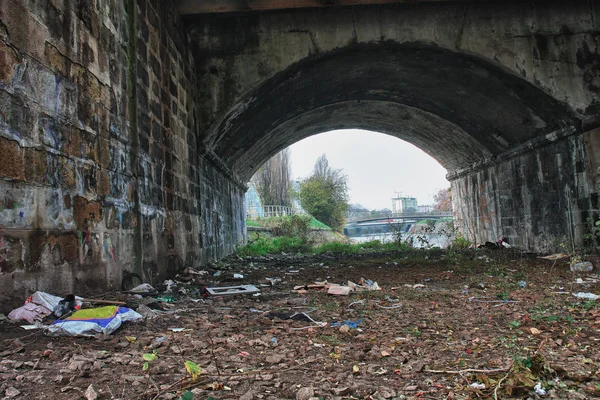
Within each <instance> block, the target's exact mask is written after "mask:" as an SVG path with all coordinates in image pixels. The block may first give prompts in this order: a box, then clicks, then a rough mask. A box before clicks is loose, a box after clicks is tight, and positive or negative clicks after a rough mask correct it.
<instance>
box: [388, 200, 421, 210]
mask: <svg viewBox="0 0 600 400" xmlns="http://www.w3.org/2000/svg"><path fill="white" fill-rule="evenodd" d="M418 208H419V205H418V204H417V199H416V198H415V197H395V198H393V199H392V211H393V212H394V214H398V213H410V212H417V210H418Z"/></svg>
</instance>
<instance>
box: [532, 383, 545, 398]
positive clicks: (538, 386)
mask: <svg viewBox="0 0 600 400" xmlns="http://www.w3.org/2000/svg"><path fill="white" fill-rule="evenodd" d="M533 390H535V393H537V395H538V396H546V395H547V394H548V392H546V389H544V388H543V387H542V382H538V383H537V384H536V385H535V386H534V387H533Z"/></svg>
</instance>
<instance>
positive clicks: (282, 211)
mask: <svg viewBox="0 0 600 400" xmlns="http://www.w3.org/2000/svg"><path fill="white" fill-rule="evenodd" d="M294 214H302V212H301V211H300V210H297V209H295V208H294V207H285V206H257V207H248V209H247V210H246V217H247V218H248V219H260V218H272V217H284V216H287V215H294Z"/></svg>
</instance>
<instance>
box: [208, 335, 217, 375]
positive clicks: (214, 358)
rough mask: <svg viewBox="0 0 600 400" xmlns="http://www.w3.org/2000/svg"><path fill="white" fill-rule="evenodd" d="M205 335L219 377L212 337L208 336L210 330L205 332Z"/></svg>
mask: <svg viewBox="0 0 600 400" xmlns="http://www.w3.org/2000/svg"><path fill="white" fill-rule="evenodd" d="M206 335H207V336H208V341H209V342H210V355H211V357H212V359H213V362H214V363H215V368H216V369H217V374H218V375H219V376H220V375H221V369H220V368H219V362H218V361H217V357H215V344H214V342H213V340H212V336H211V335H210V329H207V330H206Z"/></svg>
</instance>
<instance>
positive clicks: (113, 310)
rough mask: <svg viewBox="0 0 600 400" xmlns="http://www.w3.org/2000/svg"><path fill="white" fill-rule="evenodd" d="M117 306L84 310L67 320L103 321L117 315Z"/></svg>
mask: <svg viewBox="0 0 600 400" xmlns="http://www.w3.org/2000/svg"><path fill="white" fill-rule="evenodd" d="M118 309H119V307H117V306H106V307H98V308H86V309H85V310H78V311H75V312H74V313H73V315H71V316H70V317H69V318H67V319H68V320H84V319H104V318H111V317H114V316H115V315H116V314H117V310H118Z"/></svg>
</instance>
